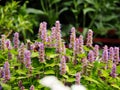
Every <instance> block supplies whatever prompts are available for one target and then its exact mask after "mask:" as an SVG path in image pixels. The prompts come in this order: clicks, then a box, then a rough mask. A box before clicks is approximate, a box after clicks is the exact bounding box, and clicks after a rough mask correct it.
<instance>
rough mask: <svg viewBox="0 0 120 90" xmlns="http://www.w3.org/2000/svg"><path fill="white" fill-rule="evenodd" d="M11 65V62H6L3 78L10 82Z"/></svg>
mask: <svg viewBox="0 0 120 90" xmlns="http://www.w3.org/2000/svg"><path fill="white" fill-rule="evenodd" d="M9 68H10V65H9V62H8V61H6V62H5V64H4V67H3V78H4V79H5V81H7V80H10V69H9Z"/></svg>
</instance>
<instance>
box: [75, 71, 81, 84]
mask: <svg viewBox="0 0 120 90" xmlns="http://www.w3.org/2000/svg"><path fill="white" fill-rule="evenodd" d="M80 74H81V73H80V72H77V73H76V75H75V77H76V79H75V84H77V85H80V78H81V75H80Z"/></svg>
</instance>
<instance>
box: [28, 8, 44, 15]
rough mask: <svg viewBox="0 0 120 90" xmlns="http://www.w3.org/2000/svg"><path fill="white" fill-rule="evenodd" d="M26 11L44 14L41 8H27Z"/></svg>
mask: <svg viewBox="0 0 120 90" xmlns="http://www.w3.org/2000/svg"><path fill="white" fill-rule="evenodd" d="M27 13H33V14H40V15H45V14H46V13H45V12H43V11H42V10H38V9H34V8H27Z"/></svg>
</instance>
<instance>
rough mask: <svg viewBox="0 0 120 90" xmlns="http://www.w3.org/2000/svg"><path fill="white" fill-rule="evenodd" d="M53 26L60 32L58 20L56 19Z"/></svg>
mask: <svg viewBox="0 0 120 90" xmlns="http://www.w3.org/2000/svg"><path fill="white" fill-rule="evenodd" d="M55 27H56V31H57V32H60V21H56V23H55Z"/></svg>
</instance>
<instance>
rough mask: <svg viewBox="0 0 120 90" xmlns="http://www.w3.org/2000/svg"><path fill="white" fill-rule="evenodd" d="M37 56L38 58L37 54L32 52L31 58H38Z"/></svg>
mask: <svg viewBox="0 0 120 90" xmlns="http://www.w3.org/2000/svg"><path fill="white" fill-rule="evenodd" d="M38 56H39V54H38V52H32V55H31V57H32V58H34V57H38Z"/></svg>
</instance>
